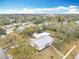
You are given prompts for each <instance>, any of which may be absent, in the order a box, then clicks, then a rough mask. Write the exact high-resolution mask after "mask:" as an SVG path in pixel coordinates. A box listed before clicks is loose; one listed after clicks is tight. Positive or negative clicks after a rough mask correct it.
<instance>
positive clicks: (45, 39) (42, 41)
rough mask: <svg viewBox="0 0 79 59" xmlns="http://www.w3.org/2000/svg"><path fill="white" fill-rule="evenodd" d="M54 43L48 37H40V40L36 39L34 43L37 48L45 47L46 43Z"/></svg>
mask: <svg viewBox="0 0 79 59" xmlns="http://www.w3.org/2000/svg"><path fill="white" fill-rule="evenodd" d="M52 41H54V39H53V38H51V37H50V36H46V37H42V38H37V39H36V40H35V41H34V43H35V44H36V45H37V46H38V47H42V46H44V45H47V44H48V43H50V42H52Z"/></svg>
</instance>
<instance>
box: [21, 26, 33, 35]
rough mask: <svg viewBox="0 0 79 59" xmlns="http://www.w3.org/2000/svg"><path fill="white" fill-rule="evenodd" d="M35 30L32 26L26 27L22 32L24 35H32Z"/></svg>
mask: <svg viewBox="0 0 79 59" xmlns="http://www.w3.org/2000/svg"><path fill="white" fill-rule="evenodd" d="M34 32H35V29H34V28H33V27H26V28H25V29H24V30H23V31H22V34H24V35H26V34H27V35H32V34H33V33H34Z"/></svg>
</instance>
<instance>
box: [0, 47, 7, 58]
mask: <svg viewBox="0 0 79 59" xmlns="http://www.w3.org/2000/svg"><path fill="white" fill-rule="evenodd" d="M0 59H8V57H7V56H6V55H5V54H4V51H3V49H2V48H0Z"/></svg>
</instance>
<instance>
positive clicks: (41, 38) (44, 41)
mask: <svg viewBox="0 0 79 59" xmlns="http://www.w3.org/2000/svg"><path fill="white" fill-rule="evenodd" d="M49 35H50V33H47V32H43V33H40V34H33V36H34V37H35V38H34V39H31V46H32V47H35V48H36V49H37V50H39V51H40V50H42V49H44V48H45V47H47V46H49V45H51V43H53V41H54V39H53V38H51V37H50V36H49Z"/></svg>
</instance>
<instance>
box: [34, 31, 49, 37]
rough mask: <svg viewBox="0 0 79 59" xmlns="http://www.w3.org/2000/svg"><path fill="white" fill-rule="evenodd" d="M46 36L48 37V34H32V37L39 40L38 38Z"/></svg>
mask: <svg viewBox="0 0 79 59" xmlns="http://www.w3.org/2000/svg"><path fill="white" fill-rule="evenodd" d="M47 35H50V33H48V32H43V33H34V34H33V36H34V37H35V38H40V37H44V36H47Z"/></svg>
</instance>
